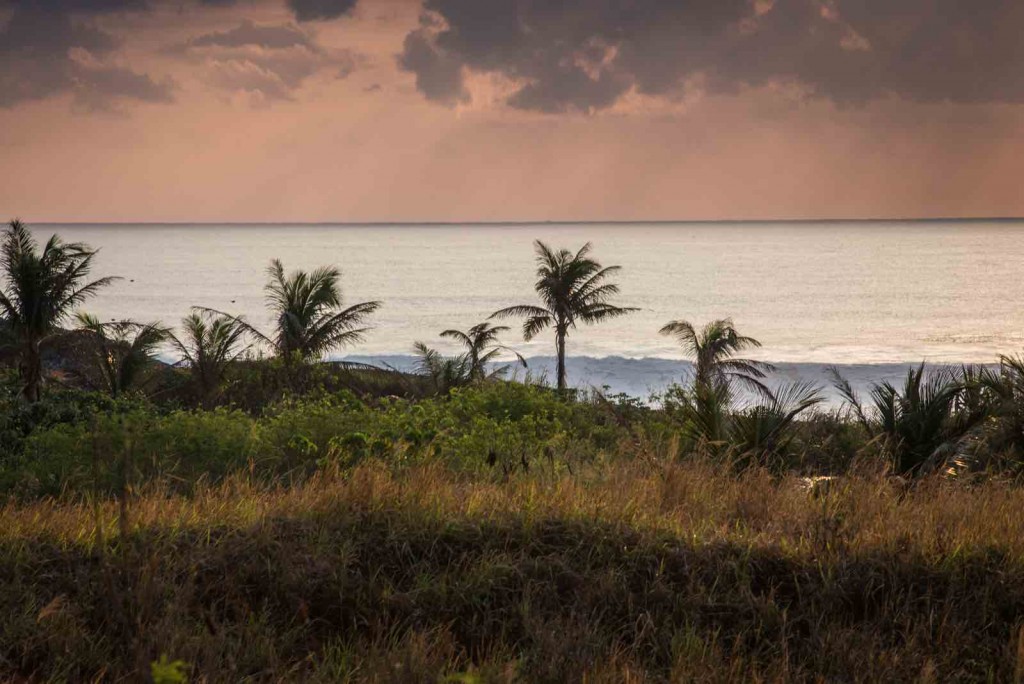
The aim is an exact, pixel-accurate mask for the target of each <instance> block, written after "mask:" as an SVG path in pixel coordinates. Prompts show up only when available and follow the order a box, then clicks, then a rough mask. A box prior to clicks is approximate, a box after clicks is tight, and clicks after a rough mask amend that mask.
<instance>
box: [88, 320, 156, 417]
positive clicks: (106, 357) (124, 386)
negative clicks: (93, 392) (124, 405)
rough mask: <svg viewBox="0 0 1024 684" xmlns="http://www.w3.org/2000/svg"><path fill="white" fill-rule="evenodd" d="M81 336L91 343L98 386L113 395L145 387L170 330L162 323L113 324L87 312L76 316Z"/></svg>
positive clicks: (133, 322)
mask: <svg viewBox="0 0 1024 684" xmlns="http://www.w3.org/2000/svg"><path fill="white" fill-rule="evenodd" d="M75 320H76V321H77V322H78V325H79V329H78V331H77V332H78V334H81V335H85V337H86V339H87V340H89V342H90V349H89V352H90V357H91V361H92V366H93V370H94V371H95V373H96V376H97V379H95V380H93V384H94V385H98V386H100V387H102V388H103V390H104V391H106V392H109V393H110V395H111V396H113V397H117V396H118V395H120V394H122V393H124V392H126V391H128V390H130V389H132V388H133V387H135V386H138V385H141V384H142V382H143V380H144V374H145V371H146V370H147V369H148V368H149V367H150V365H151V363H152V361H153V358H154V356H155V354H156V350H157V347H159V346H160V345H161V344H162V343H163V342H164V341H165V340H167V338H168V336H169V335H170V331H169V330H167V328H164V327H163V326H161V325H160V324H159V323H136V322H135V321H128V320H125V321H113V322H110V323H101V322H100V320H99V319H98V318H96V317H95V316H92V315H90V314H87V313H79V314H77V315H76V316H75Z"/></svg>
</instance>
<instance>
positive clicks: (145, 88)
mask: <svg viewBox="0 0 1024 684" xmlns="http://www.w3.org/2000/svg"><path fill="white" fill-rule="evenodd" d="M72 59H73V60H75V62H76V64H78V68H77V69H76V71H75V75H74V80H75V99H76V101H77V103H78V104H79V105H81V106H84V107H86V108H87V109H92V110H103V109H110V108H112V107H111V103H113V102H117V101H119V100H122V99H130V100H134V101H137V102H151V103H169V102H173V101H174V95H173V94H174V87H175V86H174V82H173V81H172V80H170V79H164V80H161V81H156V80H154V79H153V78H152V77H151V76H149V75H148V74H143V73H138V72H136V71H133V70H131V69H128V68H126V67H122V66H117V65H106V64H102V63H96V62H95V61H94V60H92V59H91V58H90V56H89V55H88V54H87V53H86V54H80V55H76V54H75V53H74V52H73V53H72Z"/></svg>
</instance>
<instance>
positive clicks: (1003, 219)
mask: <svg viewBox="0 0 1024 684" xmlns="http://www.w3.org/2000/svg"><path fill="white" fill-rule="evenodd" d="M982 221H987V222H993V223H1013V222H1022V221H1024V216H960V217H954V216H937V217H930V218H923V217H914V218H898V217H888V218H879V217H875V218H795V219H784V218H772V219H639V220H629V219H614V220H600V219H582V220H555V219H542V220H536V221H528V220H509V221H498V220H495V221H34V222H33V221H26V223H28V224H29V225H37V226H57V225H64V226H68V225H74V226H280V225H295V226H398V227H404V226H538V225H551V226H581V225H591V226H592V225H613V226H621V225H680V224H691V225H692V224H713V225H718V224H731V223H732V224H734V223H746V224H757V223H762V224H814V223H831V224H843V223H975V222H982Z"/></svg>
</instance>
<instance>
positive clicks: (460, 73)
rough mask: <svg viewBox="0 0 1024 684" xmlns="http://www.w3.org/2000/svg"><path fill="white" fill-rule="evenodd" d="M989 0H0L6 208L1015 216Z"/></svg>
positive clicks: (235, 213) (1012, 141)
mask: <svg viewBox="0 0 1024 684" xmlns="http://www.w3.org/2000/svg"><path fill="white" fill-rule="evenodd" d="M1022 34H1024V4H1022V3H1019V2H1010V1H1007V0H978V1H977V2H961V1H958V0H694V1H693V2H664V1H662V0H630V1H628V2H625V1H624V2H589V1H586V0H568V1H567V2H546V1H538V0H494V1H493V2H491V1H487V2H484V1H483V0H424V1H423V2H420V1H419V0H173V1H172V0H166V1H165V0H73V1H67V2H64V1H61V2H58V1H57V0H0V162H2V163H0V169H2V176H0V212H3V214H2V215H3V216H4V217H5V218H6V217H13V216H21V217H22V218H24V219H25V220H27V221H31V222H42V221H495V220H499V221H503V220H526V221H531V220H532V221H542V220H595V219H596V220H627V221H628V220H639V219H645V220H646V219H669V220H675V219H752V218H754V219H773V218H782V219H788V218H865V217H937V216H941V217H964V216H1020V215H1024V193H1022V192H1020V188H1021V182H1022V181H1021V179H1022V177H1024V173H1022V171H1024V168H1022V161H1021V160H1022V159H1024V154H1022V153H1024V108H1022V106H1021V103H1024V41H1021V40H1020V36H1021V35H1022Z"/></svg>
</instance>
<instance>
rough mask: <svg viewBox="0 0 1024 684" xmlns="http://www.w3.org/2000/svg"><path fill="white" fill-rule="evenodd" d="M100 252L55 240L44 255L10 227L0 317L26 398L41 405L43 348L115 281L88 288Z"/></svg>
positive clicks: (1, 258) (16, 225) (2, 252)
mask: <svg viewBox="0 0 1024 684" xmlns="http://www.w3.org/2000/svg"><path fill="white" fill-rule="evenodd" d="M95 256H96V252H95V251H92V250H90V249H89V248H88V247H87V246H86V245H82V244H78V243H71V244H65V243H64V242H62V241H61V239H60V238H59V237H58V236H57V235H54V236H52V237H51V238H50V239H49V240H47V242H46V244H45V245H44V246H43V248H42V250H40V249H39V245H38V244H37V243H36V241H35V238H33V237H32V234H31V233H29V231H28V228H27V227H26V226H25V225H24V224H23V223H21V221H11V223H10V226H9V227H8V229H7V231H6V233H5V234H4V236H3V246H2V247H0V273H2V276H3V280H2V289H0V312H2V314H3V321H4V328H5V330H4V333H5V337H7V338H8V340H9V342H8V344H10V345H11V346H12V347H13V348H14V349H15V353H16V357H17V365H18V374H19V375H20V377H21V383H22V390H21V392H22V394H23V395H24V396H25V398H26V399H28V400H29V401H38V400H39V396H40V392H41V388H42V383H43V356H42V345H43V343H44V342H46V341H47V340H48V339H49V338H50V337H51V336H52V335H53V334H54V333H56V332H58V326H60V324H61V323H62V322H63V321H64V320H65V319H66V318H67V317H68V316H69V315H70V314H71V313H72V311H73V310H74V308H75V307H76V306H78V305H79V304H81V303H82V302H84V301H85V300H86V299H88V298H89V297H91V296H93V295H95V294H96V293H97V292H98V291H99V290H100V289H101V288H103V287H104V286H106V285H108V284H110V282H111V281H112V280H113V279H112V278H100V279H99V280H94V281H91V282H87V279H88V277H89V271H90V269H91V268H92V260H93V257H95Z"/></svg>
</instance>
